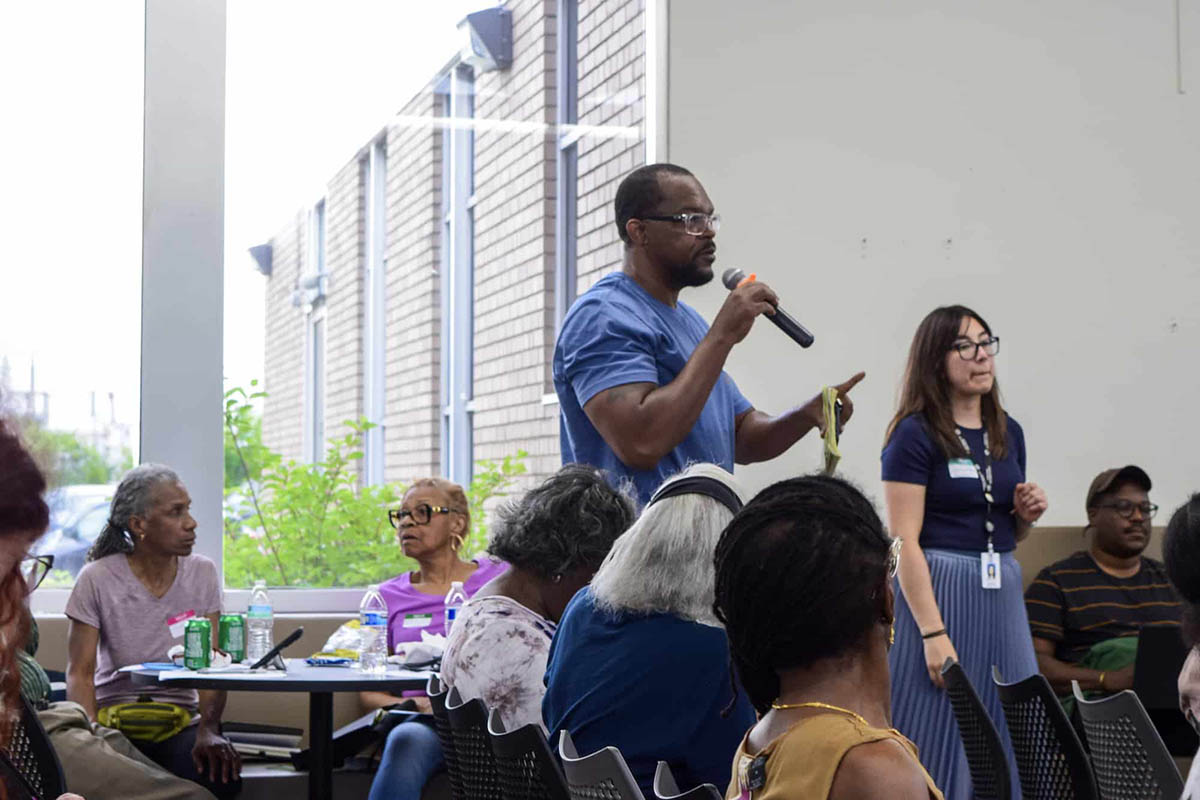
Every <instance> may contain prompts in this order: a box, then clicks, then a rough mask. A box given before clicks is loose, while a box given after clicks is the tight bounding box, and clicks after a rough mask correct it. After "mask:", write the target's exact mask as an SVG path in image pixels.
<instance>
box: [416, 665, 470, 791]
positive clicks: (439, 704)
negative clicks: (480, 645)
mask: <svg viewBox="0 0 1200 800" xmlns="http://www.w3.org/2000/svg"><path fill="white" fill-rule="evenodd" d="M425 694H427V695H428V696H429V705H430V706H431V707H432V710H433V727H434V730H436V731H437V735H438V741H440V742H441V743H442V758H443V760H444V761H445V762H446V776H447V777H448V778H449V779H450V793H451V794H453V795H454V798H455V800H460V798H462V796H463V788H462V774H461V773H460V772H459V771H458V754H457V753H456V752H455V749H454V733H453V732H452V731H451V730H450V717H449V715H447V714H446V687H445V686H443V685H442V679H441V677H440V676H438V675H430V676H429V682H428V683H427V684H426V685H425Z"/></svg>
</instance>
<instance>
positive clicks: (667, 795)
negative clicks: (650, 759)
mask: <svg viewBox="0 0 1200 800" xmlns="http://www.w3.org/2000/svg"><path fill="white" fill-rule="evenodd" d="M654 797H655V800H721V797H722V795H721V793H720V792H719V791H717V787H715V786H713V785H712V784H711V783H702V784H700V785H699V786H697V787H695V788H694V789H688V790H687V791H686V792H681V791H679V784H678V783H676V782H675V776H674V775H673V774H672V773H671V765H670V764H668V763H667V762H665V761H660V762H658V768H657V769H655V770H654Z"/></svg>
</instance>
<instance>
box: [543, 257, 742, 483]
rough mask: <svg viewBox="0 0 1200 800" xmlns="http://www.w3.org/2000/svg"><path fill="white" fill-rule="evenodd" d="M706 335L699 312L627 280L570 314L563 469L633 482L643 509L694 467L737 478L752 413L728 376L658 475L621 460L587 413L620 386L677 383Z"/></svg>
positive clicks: (558, 363)
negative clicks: (739, 424)
mask: <svg viewBox="0 0 1200 800" xmlns="http://www.w3.org/2000/svg"><path fill="white" fill-rule="evenodd" d="M707 333H708V323H707V322H705V321H704V318H703V317H701V316H700V315H699V314H698V313H696V311H695V310H694V309H692V308H691V307H689V306H687V305H685V304H684V303H678V304H677V305H676V306H675V307H674V308H672V307H671V306H669V305H666V304H665V303H662V302H660V301H659V300H657V299H655V298H654V297H653V296H651V294H650V293H649V292H647V291H646V290H645V289H643V288H642V287H641V286H639V285H638V283H637V281H635V280H634V279H633V278H631V277H629V276H628V275H626V274H625V273H623V272H614V273H612V274H611V275H605V276H604V277H603V278H601V279H600V280H599V281H597V282H596V285H594V286H593V287H592V288H591V289H589V290H588V291H587V292H585V293H584V295H583V296H582V297H580V298H579V299H578V300H577V301H576V302H575V304H574V305H573V306H571V310H570V311H569V312H568V313H567V317H566V319H564V320H563V325H562V331H561V332H560V333H559V336H558V343H557V344H556V345H555V348H554V390H555V392H557V393H558V402H559V407H560V409H561V418H560V420H561V428H560V431H561V433H560V438H561V448H562V459H563V463H564V464H570V463H572V462H579V463H584V464H591V465H592V466H595V467H598V468H600V469H603V470H605V471H607V472H608V474H609V476H610V479H611V480H613V482H614V483H617V482H620V480H621V479H623V478H628V479H630V480H632V481H633V484H634V487H635V488H636V489H637V493H638V497H639V498H640V499H641V501H642V502H643V503H645V502H646V501H647V500H649V499H650V496H651V495H652V494H653V493H654V490H655V489H657V488H658V487H659V485H660V484H661V483H662V482H663V480H664V479H666V478H668V477H670V476H671V475H674V474H675V473H677V472H680V471H682V470H683V469H684V468H685V467H686V466H687V465H688V464H689V463H692V462H696V461H707V462H710V463H713V464H717V465H719V466H721V467H723V468H724V469H725V470H727V471H728V472H733V457H734V447H735V439H734V437H735V434H736V420H737V417H738V416H739V415H740V414H742V413H744V412H746V411H749V410H750V409H751V408H752V407H753V406H751V405H750V401H748V400H747V399H746V398H745V397H743V396H742V393H741V392H739V391H738V388H737V386H736V385H735V384H734V382H733V379H732V378H730V377H729V376H728V375H726V374H725V373H724V372H722V373H721V377H720V378H718V379H717V382H716V384H715V385H714V386H713V390H712V393H711V394H709V396H708V402H706V403H705V404H704V409H703V410H702V411H701V412H700V417H699V419H697V420H696V424H695V425H694V426H693V427H692V430H691V432H689V433H688V435H687V437H686V438H685V439H684V440H683V441H682V442H680V443H679V445H678V446H677V447H676V448H675V449H674V450H672V451H671V452H670V453H668V454H667V455H666V456H664V457H663V458H662V460H660V461H659V462H658V464H657V465H655V467H654V469H651V470H636V469H632V468H631V467H629V466H627V465H626V464H625V463H624V462H622V461H621V459H619V458H617V454H616V453H614V452H613V449H612V448H611V447H609V445H608V443H607V442H606V441H604V438H603V437H602V436H601V435H600V432H599V431H597V430H596V428H595V426H594V425H592V421H591V420H590V419H588V417H587V414H585V413H584V411H583V407H584V406H585V405H586V404H587V402H588V401H589V400H591V399H592V398H593V397H595V396H596V395H597V394H599V393H600V392H603V391H605V390H606V389H611V388H613V387H614V386H620V385H622V384H626V383H654V384H657V385H659V386H665V385H667V384H668V383H670V382H671V381H673V380H675V376H677V375H678V374H679V373H680V371H682V370H683V367H684V365H685V364H686V363H687V361H688V359H689V358H691V356H692V352H693V351H694V350H695V349H696V346H697V345H699V344H700V340H701V339H703V338H704V336H705V334H707Z"/></svg>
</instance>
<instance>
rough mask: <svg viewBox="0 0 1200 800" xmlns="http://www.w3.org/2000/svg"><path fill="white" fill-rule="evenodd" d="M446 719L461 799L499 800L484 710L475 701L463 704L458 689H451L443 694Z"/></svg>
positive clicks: (493, 757) (497, 779)
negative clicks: (452, 736)
mask: <svg viewBox="0 0 1200 800" xmlns="http://www.w3.org/2000/svg"><path fill="white" fill-rule="evenodd" d="M446 716H448V717H449V718H450V732H451V733H452V734H453V735H454V757H455V760H456V761H457V762H458V775H459V779H460V780H461V781H462V795H461V800H496V798H498V797H500V776H499V774H498V773H497V772H496V757H495V756H494V755H492V744H491V742H490V741H488V732H487V719H488V712H487V707H486V706H484V704H483V701H482V700H480V699H478V698H476V699H474V700H467V701H465V702H464V701H463V699H462V697H460V696H459V694H458V690H457V689H455V688H453V687H451V689H450V694H448V695H446Z"/></svg>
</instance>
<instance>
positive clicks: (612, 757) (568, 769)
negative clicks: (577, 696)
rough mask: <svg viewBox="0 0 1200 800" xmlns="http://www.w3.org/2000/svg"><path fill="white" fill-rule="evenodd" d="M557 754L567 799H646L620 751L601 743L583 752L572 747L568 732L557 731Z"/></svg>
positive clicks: (573, 744) (573, 745) (572, 743)
mask: <svg viewBox="0 0 1200 800" xmlns="http://www.w3.org/2000/svg"><path fill="white" fill-rule="evenodd" d="M558 757H559V760H561V761H562V766H563V774H564V775H566V776H567V788H568V790H569V791H570V792H571V800H646V798H645V795H643V794H642V790H641V789H640V788H638V785H637V781H635V780H634V779H633V773H631V772H630V771H629V765H627V764H626V763H625V759H624V757H623V756H622V755H621V751H620V750H618V749H617V748H615V747H605V748H604V749H603V750H597V751H596V752H594V753H591V754H589V755H586V756H581V755H579V753H578V751H576V750H575V742H573V741H571V734H569V733H567V732H566V731H565V730H563V731H562V732H560V733H559V735H558Z"/></svg>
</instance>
